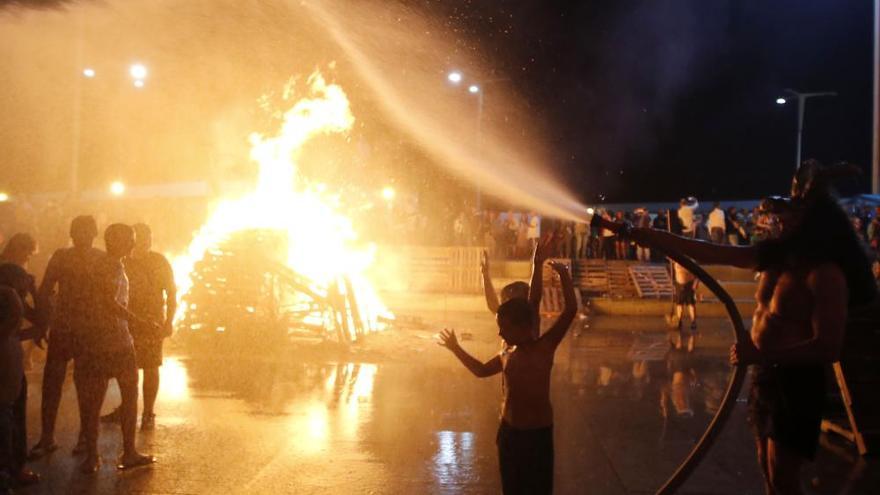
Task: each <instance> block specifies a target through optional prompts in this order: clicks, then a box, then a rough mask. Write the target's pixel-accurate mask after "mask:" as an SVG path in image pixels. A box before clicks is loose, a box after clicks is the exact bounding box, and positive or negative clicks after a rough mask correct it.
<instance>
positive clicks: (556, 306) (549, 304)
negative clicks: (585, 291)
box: [540, 287, 584, 318]
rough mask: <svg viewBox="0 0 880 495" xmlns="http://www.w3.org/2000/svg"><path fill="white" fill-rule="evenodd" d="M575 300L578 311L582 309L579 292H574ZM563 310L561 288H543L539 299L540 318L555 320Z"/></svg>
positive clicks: (563, 300)
mask: <svg viewBox="0 0 880 495" xmlns="http://www.w3.org/2000/svg"><path fill="white" fill-rule="evenodd" d="M574 296H575V300H576V301H577V307H578V311H580V310H581V309H582V308H583V306H584V305H583V302H582V301H581V291H579V290H575V291H574ZM563 309H565V297H564V296H563V295H562V288H561V287H544V293H543V295H542V297H541V311H540V313H541V317H542V318H555V317H557V316H559V315H560V314H561V313H562V310H563Z"/></svg>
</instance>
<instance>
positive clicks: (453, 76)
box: [446, 71, 462, 84]
mask: <svg viewBox="0 0 880 495" xmlns="http://www.w3.org/2000/svg"><path fill="white" fill-rule="evenodd" d="M446 79H449V82H451V83H452V84H458V83H460V82H461V80H462V76H461V72H458V71H453V72H450V73H449V75H448V76H446Z"/></svg>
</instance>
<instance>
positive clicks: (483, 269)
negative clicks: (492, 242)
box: [480, 249, 489, 276]
mask: <svg viewBox="0 0 880 495" xmlns="http://www.w3.org/2000/svg"><path fill="white" fill-rule="evenodd" d="M480 273H482V274H483V276H486V275H488V274H489V253H488V252H486V250H485V249H484V250H483V252H482V253H481V254H480Z"/></svg>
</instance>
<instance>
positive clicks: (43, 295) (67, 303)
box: [29, 216, 104, 459]
mask: <svg viewBox="0 0 880 495" xmlns="http://www.w3.org/2000/svg"><path fill="white" fill-rule="evenodd" d="M97 236H98V226H97V224H96V223H95V219H94V218H93V217H91V216H78V217H76V218H74V219H73V221H72V222H71V224H70V238H71V239H72V241H73V246H72V247H69V248H62V249H59V250H57V251H55V253H53V254H52V257H51V258H50V259H49V265H48V266H47V267H46V272H45V273H44V274H43V281H42V283H40V289H39V291H38V292H37V306H38V309H39V311H40V313H41V314H44V315H45V317H46V318H47V320H48V321H49V327H48V328H49V349H48V351H47V353H46V365H45V367H44V369H43V390H42V402H41V404H40V413H41V419H42V432H41V434H40V440H39V441H38V442H37V444H36V445H34V447H33V448H32V449H31V451H30V454H29V457H30V458H31V459H37V458H40V457H43V456H45V455H47V454H50V453H52V452H54V451H55V450H57V449H58V444H56V443H55V421H56V419H57V417H58V406H59V404H60V403H61V392H62V387H63V385H64V378H65V376H66V375H67V363H69V362H70V361H71V360H72V359H73V358H74V357H75V355H76V335H77V334H78V333H82V332H84V331H85V329H86V328H87V327H88V325H89V318H90V315H89V313H88V297H89V271H90V270H91V268H92V266H93V265H94V264H95V262H96V261H97V260H98V259H99V258H100V257H102V256H103V255H104V253H103V252H102V251H101V250H100V249H97V248H94V247H92V244H93V243H94V241H95V237H97ZM56 287H57V288H58V291H57V294H56V291H55V289H56ZM53 301H54V302H55V304H54V307H53V304H52V302H53ZM81 395H82V394H81V393H79V392H77V400H79V399H80V396H81ZM80 409H81V408H80ZM82 430H83V428H82V411H81V410H80V435H79V441H78V442H77V446H76V447H75V448H74V453H81V452H82V451H83V449H84V448H85V443H84V441H85V439H84V438H83V435H82Z"/></svg>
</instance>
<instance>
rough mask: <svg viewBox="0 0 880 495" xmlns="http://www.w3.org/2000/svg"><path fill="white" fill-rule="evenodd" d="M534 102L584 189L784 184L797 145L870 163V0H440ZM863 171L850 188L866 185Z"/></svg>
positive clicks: (666, 191) (673, 193)
mask: <svg viewBox="0 0 880 495" xmlns="http://www.w3.org/2000/svg"><path fill="white" fill-rule="evenodd" d="M429 5H430V6H431V8H434V9H438V10H442V11H443V12H444V14H445V15H447V16H449V17H450V23H452V24H459V25H461V26H463V28H464V29H465V30H466V31H467V32H469V33H472V34H473V35H475V36H476V37H477V38H479V39H480V40H481V44H482V49H484V50H486V51H487V52H488V53H490V54H491V56H492V57H493V58H495V59H497V63H498V65H499V66H500V67H502V69H503V71H504V72H506V73H509V74H512V75H513V76H512V77H514V84H516V85H517V86H518V87H519V89H520V90H521V91H522V93H523V94H524V95H526V98H527V99H528V101H529V102H530V104H531V106H533V107H534V108H546V109H547V110H548V111H549V112H550V115H549V119H550V120H551V121H552V127H553V136H552V138H553V139H554V141H555V142H554V143H553V146H554V147H556V148H557V151H558V157H559V159H561V160H565V161H567V163H566V165H565V166H566V168H567V169H568V170H569V172H568V173H567V175H569V177H571V179H572V180H573V181H576V182H577V183H578V184H579V186H580V187H579V188H578V190H577V192H578V193H579V194H580V195H581V197H582V198H584V199H585V200H587V201H594V200H596V199H597V197H598V195H600V194H602V195H605V196H606V198H607V201H645V200H669V199H676V198H678V197H680V196H681V195H682V194H683V193H691V194H695V195H697V196H700V197H706V198H708V197H712V198H721V199H733V198H743V197H758V196H760V195H765V194H769V193H777V194H778V193H782V192H785V191H786V190H787V186H788V182H789V180H790V177H791V171H792V169H793V167H794V162H795V154H794V153H795V139H796V116H797V111H796V105H793V104H791V102H790V103H789V104H788V105H786V106H778V105H776V104H775V103H774V101H775V99H776V98H777V97H778V96H781V95H782V93H783V90H784V89H785V88H793V89H796V90H799V91H836V92H838V94H839V96H838V97H836V98H828V99H812V100H810V102H809V103H808V105H807V112H806V120H805V129H804V153H803V156H804V158H818V159H820V160H823V161H826V162H835V161H839V160H846V161H850V162H853V163H856V164H859V165H861V166H863V167H867V168H866V170H869V169H870V156H871V155H870V153H871V142H870V136H871V77H872V66H871V53H872V52H871V37H872V32H871V18H872V2H870V1H867V0H810V1H804V0H772V1H756V0H727V1H712V2H706V1H700V0H682V1H665V0H660V1H643V2H637V1H619V0H606V1H595V0H593V1H588V2H585V1H573V2H564V1H529V2H510V1H508V2H503V1H502V2H468V3H465V4H461V3H459V2H432V3H430V4H429ZM869 185H870V179H869V175H867V174H866V175H865V176H864V177H863V179H862V180H860V181H859V183H858V184H856V183H852V184H849V187H846V188H845V189H846V192H851V191H866V190H867V189H868V188H869Z"/></svg>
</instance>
